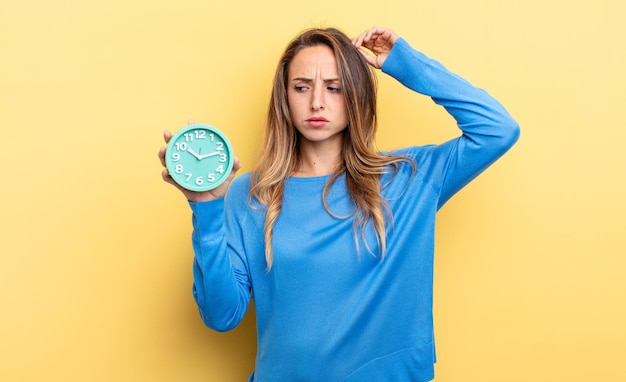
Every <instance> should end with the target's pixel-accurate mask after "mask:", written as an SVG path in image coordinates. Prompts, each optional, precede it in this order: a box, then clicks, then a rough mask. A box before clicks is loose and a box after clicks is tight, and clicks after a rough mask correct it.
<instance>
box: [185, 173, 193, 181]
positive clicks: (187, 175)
mask: <svg viewBox="0 0 626 382" xmlns="http://www.w3.org/2000/svg"><path fill="white" fill-rule="evenodd" d="M185 176H186V177H187V182H189V179H191V177H192V176H193V174H190V173H186V174H185Z"/></svg>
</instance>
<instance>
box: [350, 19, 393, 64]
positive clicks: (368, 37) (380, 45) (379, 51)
mask: <svg viewBox="0 0 626 382" xmlns="http://www.w3.org/2000/svg"><path fill="white" fill-rule="evenodd" d="M397 39H398V35H397V34H396V32H394V31H393V30H391V29H387V28H381V27H373V28H371V29H369V30H366V31H365V32H363V33H361V34H360V35H358V36H357V37H355V38H353V39H352V44H353V45H354V46H355V47H357V49H359V50H360V52H361V53H362V54H363V56H364V57H365V59H366V60H367V62H368V63H369V64H370V65H371V66H373V67H374V68H376V69H380V68H382V67H383V63H384V62H385V60H386V59H387V56H388V55H389V52H391V48H393V44H395V43H396V40H397ZM360 48H366V49H368V50H369V51H370V52H371V54H370V53H368V52H366V51H364V50H363V49H360Z"/></svg>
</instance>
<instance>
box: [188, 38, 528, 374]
mask: <svg viewBox="0 0 626 382" xmlns="http://www.w3.org/2000/svg"><path fill="white" fill-rule="evenodd" d="M382 70H383V71H384V72H385V73H387V74H389V75H391V76H392V77H394V78H396V79H397V80H398V81H400V82H401V83H403V84H404V85H405V86H407V87H408V88H410V89H412V90H414V91H416V92H419V93H421V94H424V95H427V96H430V97H432V99H433V100H434V102H436V103H437V104H439V105H442V106H443V107H445V108H446V110H447V111H448V112H449V113H450V114H451V115H452V116H453V117H454V118H455V119H456V121H457V123H458V126H459V128H460V129H461V131H462V135H460V136H459V137H457V138H455V139H452V140H450V141H448V142H446V143H443V144H440V145H427V146H417V147H410V148H406V149H402V150H398V151H397V152H396V153H398V154H404V155H407V156H409V157H411V158H413V159H414V160H415V163H416V164H417V171H416V172H413V171H412V168H411V166H409V165H408V164H407V165H402V166H401V168H400V170H399V172H398V173H397V174H396V176H395V177H391V176H390V174H386V175H384V176H383V178H382V179H381V182H382V184H387V183H388V184H387V185H386V186H385V187H384V189H383V191H382V193H383V196H384V197H385V199H386V200H387V201H388V202H389V205H390V207H391V210H392V214H393V219H394V220H393V224H392V225H389V227H388V232H387V253H386V256H385V258H384V259H381V258H380V257H377V256H373V255H371V254H370V253H369V252H368V251H367V246H366V245H365V243H364V242H363V241H364V240H366V241H367V243H368V244H369V246H370V247H371V248H374V249H376V248H377V246H376V240H375V236H374V234H373V231H372V230H371V229H370V230H368V231H366V234H365V237H364V238H360V239H358V240H359V241H360V242H361V243H360V244H359V245H358V246H357V245H356V243H355V239H354V235H353V223H352V220H351V219H341V218H336V217H333V216H331V215H329V214H328V213H327V212H326V211H325V209H324V206H323V204H322V189H323V188H324V185H325V183H326V182H327V181H328V178H329V177H327V176H322V177H313V178H295V177H294V178H289V179H287V180H286V181H285V196H284V201H283V209H282V212H281V215H280V216H279V218H278V220H277V222H276V225H275V227H274V241H273V243H272V246H273V251H274V264H273V267H272V268H271V270H270V271H269V272H267V265H266V262H265V258H264V240H263V224H264V212H263V211H262V209H259V208H253V207H251V206H250V205H249V198H248V193H249V190H250V186H249V182H250V174H244V175H242V176H240V177H238V178H237V179H235V181H234V182H233V183H232V185H231V187H230V189H229V191H228V194H227V196H226V198H225V199H218V200H214V201H210V202H203V203H190V205H191V208H192V210H193V227H194V232H193V235H192V239H193V247H194V250H195V255H196V257H195V263H194V287H193V293H194V296H195V299H196V301H197V303H198V306H199V310H200V315H201V317H202V319H203V321H204V322H205V323H206V325H207V326H209V327H211V328H213V329H215V330H219V331H224V330H230V329H232V328H234V327H235V326H236V325H237V324H238V323H239V322H240V321H241V319H242V318H243V316H244V314H245V312H246V310H247V308H248V304H249V302H250V300H251V298H252V295H253V296H254V302H255V307H256V318H257V333H258V338H257V340H258V350H257V357H256V370H255V371H254V373H253V376H251V380H252V379H254V381H261V382H264V381H288V382H294V381H326V382H334V381H343V382H348V381H359V382H363V381H376V382H380V381H428V380H431V379H432V378H433V377H434V367H433V364H434V362H435V346H434V339H433V316H432V306H433V304H432V302H433V300H432V298H433V254H434V228H435V214H436V212H437V210H438V209H439V208H441V206H442V205H443V204H444V203H445V202H446V201H447V200H448V199H449V198H450V197H451V196H452V195H454V194H455V193H456V192H457V191H458V190H460V189H461V188H462V187H463V186H464V185H466V184H467V183H468V182H469V181H470V180H472V179H473V178H475V177H476V176H477V175H478V174H479V173H481V172H482V171H483V170H484V169H485V168H487V167H488V166H489V165H490V164H491V163H493V162H494V161H495V160H496V159H497V158H499V157H500V156H501V155H502V154H504V153H505V152H506V151H507V150H508V149H509V148H510V147H511V146H512V145H513V144H514V143H515V141H516V140H517V138H518V135H519V128H518V126H517V124H516V122H515V121H514V120H513V119H512V118H511V117H510V116H509V114H508V113H507V112H506V110H505V109H504V108H503V107H502V106H501V105H500V104H499V103H498V102H497V101H496V100H495V99H493V98H492V97H491V96H489V95H488V94H487V93H486V92H484V91H483V90H480V89H477V88H475V87H474V86H472V85H471V84H469V83H468V82H467V81H465V80H463V79H462V78H460V77H458V76H457V75H455V74H453V73H451V72H449V71H448V70H447V69H445V68H444V67H443V66H442V65H441V64H439V63H438V62H436V61H434V60H432V59H430V58H428V57H426V56H424V55H423V54H422V53H420V52H418V51H416V50H414V49H413V48H411V47H410V46H409V44H408V43H407V42H406V41H405V40H403V39H398V41H397V42H396V43H395V45H394V47H393V49H392V51H391V53H390V55H389V56H388V58H387V60H386V61H385V63H384V66H383V68H382ZM328 204H329V206H330V209H331V210H332V211H333V212H334V214H335V215H336V216H342V215H343V216H346V215H349V214H350V212H351V211H352V208H353V205H352V203H351V201H350V198H349V196H348V192H347V189H346V186H345V178H343V177H342V178H340V179H339V180H338V181H337V182H336V183H335V184H334V186H333V187H332V189H331V191H330V193H329V194H328ZM257 207H258V206H257ZM369 228H371V227H369ZM357 248H358V249H359V250H357ZM375 253H377V252H376V251H375Z"/></svg>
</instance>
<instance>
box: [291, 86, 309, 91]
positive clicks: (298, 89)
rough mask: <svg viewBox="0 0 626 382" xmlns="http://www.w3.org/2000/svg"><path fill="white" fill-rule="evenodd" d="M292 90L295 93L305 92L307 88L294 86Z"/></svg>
mask: <svg viewBox="0 0 626 382" xmlns="http://www.w3.org/2000/svg"><path fill="white" fill-rule="evenodd" d="M293 88H294V89H295V91H297V92H303V91H305V90H307V89H308V87H306V86H300V85H296V86H294V87H293Z"/></svg>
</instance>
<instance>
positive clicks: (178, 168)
mask: <svg viewBox="0 0 626 382" xmlns="http://www.w3.org/2000/svg"><path fill="white" fill-rule="evenodd" d="M183 171H185V170H184V169H183V165H182V164H177V165H176V167H175V168H174V172H175V173H177V174H182V173H183Z"/></svg>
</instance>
